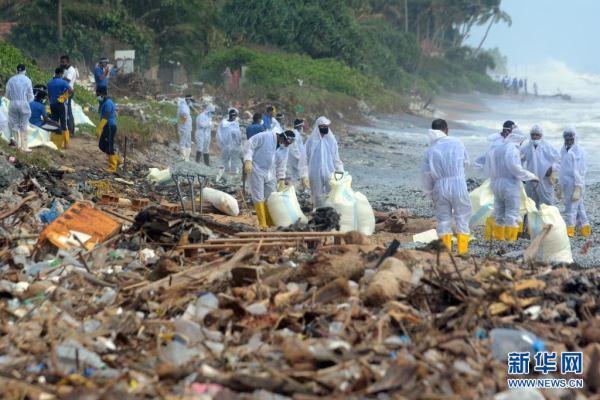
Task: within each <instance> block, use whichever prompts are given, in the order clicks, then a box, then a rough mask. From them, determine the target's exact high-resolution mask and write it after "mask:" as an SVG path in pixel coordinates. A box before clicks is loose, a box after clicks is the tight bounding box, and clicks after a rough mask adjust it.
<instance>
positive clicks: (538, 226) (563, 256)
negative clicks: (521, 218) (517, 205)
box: [527, 204, 573, 264]
mask: <svg viewBox="0 0 600 400" xmlns="http://www.w3.org/2000/svg"><path fill="white" fill-rule="evenodd" d="M527 220H528V222H529V235H530V236H531V238H532V239H534V238H535V237H536V236H537V235H539V234H540V232H541V231H542V229H543V228H544V226H545V225H552V228H551V229H550V232H548V235H547V236H546V238H545V239H544V241H543V242H542V244H541V246H540V248H539V250H538V252H537V254H536V257H537V260H536V261H540V262H546V263H551V262H561V263H569V264H570V263H572V262H573V253H572V252H571V242H570V240H569V236H568V235H567V224H566V223H565V220H564V219H563V218H562V216H561V215H560V211H559V210H558V208H557V207H555V206H548V205H546V204H542V205H540V210H539V211H538V210H534V211H532V212H529V213H527Z"/></svg>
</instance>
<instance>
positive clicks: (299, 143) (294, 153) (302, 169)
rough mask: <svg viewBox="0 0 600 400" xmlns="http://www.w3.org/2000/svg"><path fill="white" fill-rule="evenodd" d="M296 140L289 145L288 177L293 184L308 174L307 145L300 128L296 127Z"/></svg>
mask: <svg viewBox="0 0 600 400" xmlns="http://www.w3.org/2000/svg"><path fill="white" fill-rule="evenodd" d="M294 135H296V136H295V139H294V142H293V143H292V144H291V145H289V147H288V153H289V154H288V161H287V177H288V178H290V181H291V183H292V185H295V184H297V183H298V182H300V180H301V179H302V178H303V177H306V176H308V165H307V163H306V147H305V146H304V138H303V137H302V134H301V133H300V131H299V130H298V129H294Z"/></svg>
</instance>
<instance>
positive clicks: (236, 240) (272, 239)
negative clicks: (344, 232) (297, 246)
mask: <svg viewBox="0 0 600 400" xmlns="http://www.w3.org/2000/svg"><path fill="white" fill-rule="evenodd" d="M323 239H326V238H324V237H323V236H321V237H318V236H317V237H300V236H299V237H297V238H295V237H290V238H283V239H282V238H278V237H265V238H221V239H208V240H206V241H205V243H215V244H216V243H252V242H258V241H260V240H262V241H263V242H276V241H282V240H285V241H292V240H297V241H310V240H323Z"/></svg>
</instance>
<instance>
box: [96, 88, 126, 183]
mask: <svg viewBox="0 0 600 400" xmlns="http://www.w3.org/2000/svg"><path fill="white" fill-rule="evenodd" d="M96 96H97V97H98V102H99V103H100V109H99V110H100V123H99V124H98V127H97V128H96V137H97V138H98V147H99V148H100V150H102V152H104V153H106V154H107V155H108V169H107V170H106V172H110V173H113V174H114V173H115V172H117V167H118V166H119V164H120V163H121V159H120V158H119V155H118V154H117V151H116V145H115V144H116V143H115V140H116V136H117V110H116V108H115V103H114V102H113V101H112V99H111V98H110V97H108V91H107V90H106V88H105V87H101V88H98V89H96Z"/></svg>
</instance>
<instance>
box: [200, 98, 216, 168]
mask: <svg viewBox="0 0 600 400" xmlns="http://www.w3.org/2000/svg"><path fill="white" fill-rule="evenodd" d="M214 114H215V106H213V105H212V104H209V105H208V106H206V108H205V109H204V112H202V113H200V114H198V116H197V117H196V138H195V139H196V163H198V164H199V163H200V159H201V158H203V156H204V164H205V165H206V166H209V165H210V142H211V139H212V137H211V133H210V131H211V129H212V117H213V115H214Z"/></svg>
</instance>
